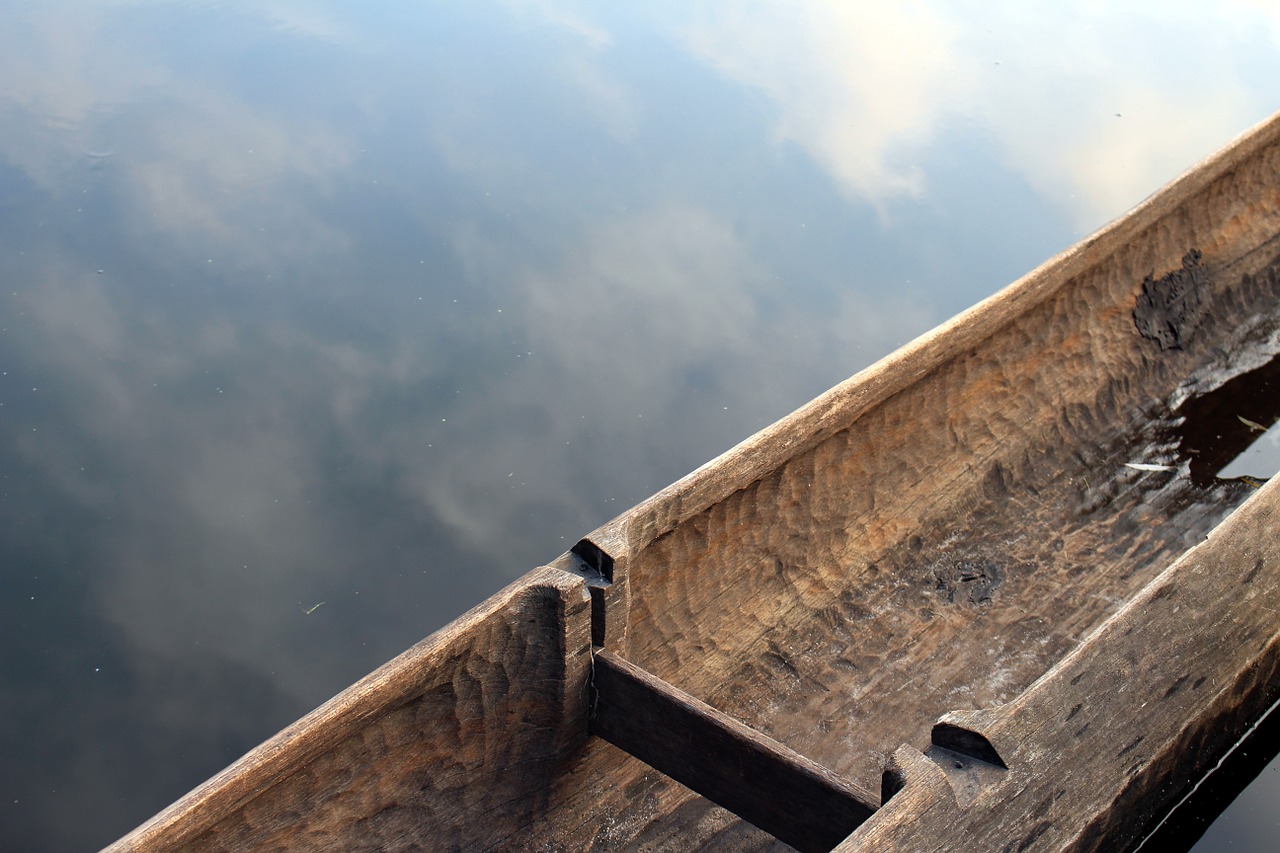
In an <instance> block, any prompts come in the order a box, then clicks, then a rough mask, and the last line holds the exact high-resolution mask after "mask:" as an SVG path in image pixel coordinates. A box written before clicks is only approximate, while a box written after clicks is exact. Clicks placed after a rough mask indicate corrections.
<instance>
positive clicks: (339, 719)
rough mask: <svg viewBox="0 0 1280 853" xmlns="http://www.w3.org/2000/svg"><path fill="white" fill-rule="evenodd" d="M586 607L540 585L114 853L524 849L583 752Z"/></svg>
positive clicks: (296, 729) (542, 574)
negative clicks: (564, 772) (569, 764)
mask: <svg viewBox="0 0 1280 853" xmlns="http://www.w3.org/2000/svg"><path fill="white" fill-rule="evenodd" d="M589 644H590V608H589V605H588V603H587V600H586V597H585V593H584V590H583V589H582V585H581V582H580V581H578V580H577V579H575V578H572V577H570V576H567V575H565V574H563V573H561V572H558V571H555V570H551V569H544V570H541V571H538V572H533V573H531V574H529V575H528V576H526V577H525V578H523V579H522V580H521V581H519V582H518V583H516V584H514V585H512V586H511V587H509V588H508V589H507V590H504V591H503V592H502V593H499V594H498V595H497V596H495V597H494V598H493V599H491V600H490V601H488V602H486V603H485V604H484V605H482V606H481V607H480V608H477V609H476V610H474V611H472V612H471V613H469V614H467V615H466V616H464V617H462V618H461V619H459V620H458V621H457V622H455V623H453V624H452V625H451V626H450V627H449V628H448V629H446V630H445V631H443V632H441V633H439V634H436V635H434V636H433V637H431V638H429V639H428V640H425V641H424V642H423V643H421V644H419V645H418V646H416V647H414V648H413V649H410V650H409V651H407V652H405V654H403V655H401V656H400V657H399V658H397V659H395V660H394V661H392V662H391V663H389V664H387V665H386V666H384V667H383V668H382V669H380V670H378V671H377V672H375V673H373V674H372V675H370V676H369V677H368V678H366V679H365V680H363V681H361V682H360V683H358V684H356V685H355V686H353V687H352V688H350V689H349V690H347V691H345V692H344V693H342V694H340V695H339V696H338V697H336V698H335V699H333V700H332V701H330V702H329V703H327V704H326V705H324V706H322V707H320V708H319V709H317V710H316V711H315V712H313V713H312V714H310V715H308V716H307V717H305V718H303V719H302V720H300V721H299V722H297V723H296V724H294V725H293V726H291V727H289V728H288V729H286V730H285V731H283V732H281V733H280V734H279V735H277V736H276V737H275V738H273V739H272V740H270V741H268V742H267V743H265V744H263V745H262V746H261V747H258V748H257V749H255V750H254V751H252V752H250V753H249V754H247V755H246V756H245V757H244V758H242V759H241V760H240V761H238V762H237V763H235V764H233V765H232V766H231V767H229V768H228V769H227V770H225V771H223V772H222V773H220V774H219V775H218V776H215V777H214V778H213V779H211V780H210V781H209V782H207V783H205V784H204V785H203V786H201V787H200V788H197V789H196V790H195V791H193V792H192V793H191V794H189V795H188V796H187V797H185V798H183V799H182V800H180V801H179V802H177V803H175V804H174V805H173V806H172V807H170V808H169V809H168V810H166V811H165V812H162V813H161V814H159V815H157V816H156V817H155V818H154V819H153V820H151V821H150V822H149V823H147V824H145V825H143V826H142V827H140V828H139V829H138V830H136V831H135V832H133V833H132V834H130V835H129V836H126V837H125V838H123V839H121V840H120V841H119V842H117V843H116V844H114V845H112V846H111V847H109V848H107V849H108V850H109V851H112V853H124V851H135V850H136V851H144V850H145V851H159V850H190V851H250V850H252V851H268V850H292V851H300V850H344V851H355V850H370V851H372V850H442V849H447V850H489V849H493V848H495V847H503V846H511V845H512V844H518V840H519V838H520V837H521V834H522V832H523V827H525V826H527V825H528V824H530V823H532V822H534V821H535V820H537V819H538V818H539V817H540V816H541V814H542V813H543V810H544V807H545V803H546V801H547V799H548V796H549V791H550V788H551V786H552V784H553V780H554V779H555V777H556V775H557V774H558V773H559V772H560V771H561V769H562V765H563V764H564V763H565V761H566V757H567V756H568V755H570V754H571V753H572V752H573V750H574V749H575V748H576V747H578V746H579V745H581V743H582V742H583V741H585V740H586V738H587V719H586V695H587V673H588V671H589V668H590V654H589V650H590V645H589Z"/></svg>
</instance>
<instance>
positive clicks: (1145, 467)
mask: <svg viewBox="0 0 1280 853" xmlns="http://www.w3.org/2000/svg"><path fill="white" fill-rule="evenodd" d="M1124 467H1126V468H1132V469H1134V470H1135V471H1176V470H1178V469H1176V468H1174V467H1173V466H1172V465H1154V464H1152V463H1150V462H1126V463H1124Z"/></svg>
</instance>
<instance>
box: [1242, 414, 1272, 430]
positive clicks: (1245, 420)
mask: <svg viewBox="0 0 1280 853" xmlns="http://www.w3.org/2000/svg"><path fill="white" fill-rule="evenodd" d="M1236 420H1238V421H1240V423H1242V424H1244V425H1245V426H1247V427H1248V428H1249V429H1251V430H1253V431H1254V432H1266V431H1267V428H1266V427H1264V426H1263V425H1262V424H1260V423H1257V422H1256V421H1251V420H1249V419H1248V418H1245V417H1241V416H1240V415H1236Z"/></svg>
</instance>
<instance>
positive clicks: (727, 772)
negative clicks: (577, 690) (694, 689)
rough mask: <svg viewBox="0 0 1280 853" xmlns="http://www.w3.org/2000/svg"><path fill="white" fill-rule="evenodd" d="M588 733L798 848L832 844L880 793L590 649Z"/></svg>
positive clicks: (819, 848)
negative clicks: (876, 794)
mask: <svg viewBox="0 0 1280 853" xmlns="http://www.w3.org/2000/svg"><path fill="white" fill-rule="evenodd" d="M593 657H594V664H593V671H592V689H593V695H592V698H593V702H594V707H593V710H592V715H591V731H592V733H593V734H596V735H599V736H600V737H602V738H604V739H605V740H607V741H609V742H610V743H612V744H613V745H614V746H617V747H619V748H621V749H623V750H625V751H627V752H629V753H631V754H632V755H634V756H635V757H636V758H639V759H640V760H641V761H643V762H644V763H646V764H648V765H649V766H650V767H653V768H654V769H655V770H659V771H661V772H663V773H665V774H667V775H668V776H670V777H671V778H673V779H675V780H676V781H677V782H679V783H680V784H682V785H684V786H686V787H688V788H690V789H692V790H694V791H696V792H698V793H699V794H701V795H702V796H704V797H706V798H707V799H709V800H711V801H712V802H714V803H716V804H718V805H721V806H723V807H724V808H727V809H729V810H730V811H732V812H733V813H734V814H736V815H738V817H740V818H742V819H743V820H746V821H748V822H750V823H752V824H754V825H756V826H758V827H760V828H761V829H763V830H765V831H766V832H769V833H772V834H773V835H775V836H776V837H778V838H779V839H781V840H782V841H785V842H786V843H788V844H790V845H791V846H792V847H795V848H796V849H797V850H800V851H822V853H826V851H829V850H831V849H832V848H833V847H835V846H836V845H837V844H839V843H840V841H841V840H842V839H844V838H845V837H846V836H848V835H849V833H851V832H853V830H854V829H856V828H857V827H858V826H859V825H860V824H862V822H863V821H865V820H866V819H867V818H869V817H870V816H871V815H872V814H873V813H874V812H875V810H876V807H877V800H878V798H876V797H874V796H873V795H872V794H870V793H869V792H867V791H865V790H863V789H861V788H859V787H858V786H856V785H854V784H852V783H850V782H847V781H845V780H844V779H841V778H840V777H839V776H836V775H835V774H834V773H832V772H831V771H830V770H827V769H826V768H825V767H823V766H821V765H819V764H817V763H815V762H813V761H810V760H809V759H807V758H805V757H804V756H803V755H800V754H799V753H796V752H794V751H793V750H791V749H788V748H787V747H786V746H784V745H783V744H780V743H778V742H777V741H776V740H774V739H773V738H770V737H767V736H765V735H763V734H761V733H760V732H757V731H755V730H754V729H752V728H750V727H749V726H746V725H743V724H742V723H740V722H738V721H737V720H735V719H734V718H732V717H730V716H728V715H727V714H722V713H720V712H719V711H717V710H716V709H715V708H712V707H711V706H710V705H708V704H706V703H705V702H700V701H698V700H697V699H695V698H693V697H692V696H690V695H689V694H687V693H685V692H683V691H681V690H678V689H677V688H675V687H672V686H671V685H670V684H668V683H667V682H665V681H663V680H662V679H660V678H658V677H656V676H654V675H652V674H651V673H648V672H646V671H644V670H643V669H641V668H640V667H638V666H635V665H634V664H631V663H628V662H627V661H625V660H623V659H622V658H620V657H618V656H617V655H615V654H613V653H612V652H608V651H605V650H603V649H598V650H596V652H595V654H594V656H593Z"/></svg>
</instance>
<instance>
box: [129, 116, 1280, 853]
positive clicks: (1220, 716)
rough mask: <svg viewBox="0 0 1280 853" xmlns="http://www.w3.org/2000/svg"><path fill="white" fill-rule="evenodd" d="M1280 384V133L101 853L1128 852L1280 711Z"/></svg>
mask: <svg viewBox="0 0 1280 853" xmlns="http://www.w3.org/2000/svg"><path fill="white" fill-rule="evenodd" d="M1277 353H1280V117H1277V118H1273V119H1272V120H1270V121H1268V122H1266V123H1264V124H1263V125H1261V126H1259V127H1258V128H1255V129H1254V130H1253V131H1251V132H1249V133H1248V134H1246V135H1245V136H1243V137H1241V138H1240V139H1238V140H1236V141H1235V142H1233V143H1232V144H1231V145H1229V146H1227V147H1226V148H1225V149H1223V150H1222V151H1220V152H1218V153H1217V154H1215V155H1214V156H1213V157H1211V158H1209V159H1208V160H1206V161H1204V162H1203V163H1201V164H1200V165H1198V166H1197V167H1196V168H1194V169H1192V170H1191V171H1189V172H1187V173H1186V174H1184V175H1183V176H1182V177H1181V178H1179V179H1177V180H1176V181H1174V182H1173V183H1171V184H1170V185H1169V186H1167V187H1166V188H1164V189H1163V190H1162V191H1160V192H1159V193H1157V194H1156V195H1154V196H1152V197H1151V198H1150V199H1148V200H1147V201H1146V202H1144V203H1143V204H1141V205H1140V206H1138V207H1137V208H1135V209H1134V210H1133V211H1131V212H1130V213H1129V214H1127V215H1126V216H1124V217H1123V218H1121V219H1119V220H1117V221H1115V222H1113V223H1112V224H1111V225H1109V226H1107V227H1106V228H1104V229H1102V230H1101V231H1099V232H1097V233H1096V234H1094V235H1092V236H1091V237H1089V238H1087V239H1086V240H1084V241H1083V242H1081V243H1080V244H1078V245H1077V246H1075V247H1073V248H1071V249H1069V250H1067V251H1066V252H1064V253H1062V254H1060V255H1058V256H1057V257H1055V258H1053V259H1051V260H1050V261H1048V262H1047V263H1046V264H1044V265H1043V266H1041V267H1040V268H1038V269H1036V270H1035V271H1033V272H1032V273H1030V274H1029V275H1027V276H1026V277H1024V278H1023V279H1021V280H1019V281H1018V282H1015V283H1014V284H1013V285H1011V286H1009V287H1008V288H1006V289H1005V290H1003V291H1002V292H1000V293H999V294H997V295H996V296H994V297H992V298H991V299H988V300H986V301H984V302H983V303H980V304H979V305H977V306H975V307H974V308H972V309H970V310H968V311H966V312H964V313H963V314H961V315H959V316H958V317H956V318H955V319H953V320H952V321H950V322H949V323H947V324H945V325H943V326H941V327H939V328H938V329H936V330H934V331H933V332H930V333H929V334H927V335H925V336H923V337H921V338H920V339H918V340H916V341H914V342H912V343H911V344H909V345H908V346H906V347H904V348H903V349H902V350H900V351H898V352H896V353H894V354H893V355H891V356H889V357H888V358H886V359H884V360H882V361H881V362H879V363H878V364H876V365H874V366H872V367H871V368H868V369H867V370H865V371H862V372H861V373H859V374H857V375H855V376H854V377H853V378H851V379H850V380H848V381H846V382H845V383H843V384H841V385H839V386H837V387H836V388H833V389H832V390H831V391H829V392H827V393H826V394H824V395H822V396H821V397H819V398H817V399H816V400H814V401H813V402H811V403H809V404H808V405H806V406H805V407H803V408H801V409H800V410H798V411H797V412H795V413H794V414H792V415H790V416H788V417H787V418H784V419H783V420H781V421H779V422H778V423H777V424H775V425H773V426H771V427H769V428H767V429H765V430H763V431H762V432H760V433H759V434H757V435H756V436H753V437H752V438H750V439H748V440H747V441H745V442H743V443H742V444H741V445H739V446H738V447H735V448H734V449H732V450H731V451H729V452H728V453H726V454H724V455H723V456H721V457H720V458H718V459H716V460H714V461H712V462H710V463H708V464H707V465H705V466H703V467H702V468H700V469H699V470H697V471H695V472H694V473H692V474H690V475H689V476H687V477H686V478H684V479H682V480H680V481H679V482H677V483H675V484H674V485H672V486H670V487H669V488H667V489H665V490H663V491H662V492H660V493H658V494H657V495H655V496H653V497H652V498H650V499H649V500H647V501H645V502H643V503H641V504H640V505H638V506H636V507H634V508H633V509H631V510H629V511H628V512H626V513H624V514H622V515H621V516H619V517H618V518H616V519H614V520H613V521H612V522H610V523H609V524H607V525H605V526H604V527H602V528H601V529H599V530H597V531H595V532H593V533H592V534H590V535H589V536H587V537H586V538H584V539H583V540H582V541H581V542H580V543H579V544H578V545H577V546H576V547H575V548H574V549H573V550H572V551H570V552H569V553H566V554H564V555H562V556H561V557H560V558H558V559H557V560H555V561H553V562H552V563H551V564H549V565H547V566H543V567H541V568H538V569H536V570H534V571H532V572H530V573H529V574H528V575H526V576H525V577H524V578H522V579H521V580H520V581H518V582H516V583H515V584H513V585H512V586H510V587H508V588H507V589H506V590H504V591H502V592H501V593H499V594H497V595H496V596H494V597H493V598H491V599H490V600H488V601H486V602H485V603H483V604H481V605H480V606H478V607H477V608H475V609H473V610H472V611H470V612H469V613H467V614H465V615H464V616H462V617H461V618H460V619H458V620H457V621H455V622H454V623H452V624H450V625H449V626H447V627H446V628H444V629H442V630H441V631H439V632H437V633H436V634H433V635H432V636H431V637H429V638H427V639H426V640H424V641H423V642H422V643H420V644H419V645H417V646H415V647H414V648H412V649H410V650H409V651H407V652H405V653H404V654H403V655H401V656H400V657H398V658H396V659H395V660H393V661H391V662H390V663H388V664H387V665H385V666H384V667H382V668H381V669H379V670H378V671H376V672H375V673H373V674H372V675H370V676H368V677H367V678H366V679H364V680H362V681H361V682H359V683H357V684H356V685H354V686H353V687H351V688H349V689H348V690H346V691H344V692H343V693H341V694H340V695H339V696H337V697H335V698H334V699H333V700H331V701H330V702H328V703H327V704H325V705H324V706H322V707H320V708H319V709H317V710H316V711H314V712H312V713H311V714H310V715H308V716H307V717H305V718H303V719H302V720H300V721H299V722H297V723H295V724H294V725H293V726H290V727H289V728H288V729H286V730H284V731H283V732H281V733H280V734H279V735H277V736H276V737H274V738H272V739H271V740H269V741H267V742H266V743H264V744H263V745H262V746H260V747H258V748H257V749H255V750H253V751H252V752H250V753H248V754H247V755H246V756H244V757H243V758H242V759H240V760H239V761H238V762H236V763H235V764H233V765H232V766H231V767H229V768H227V769H226V770H225V771H223V772H222V773H220V774H219V775H217V776H215V777H214V778H213V779H211V780H210V781H209V782H207V783H205V784H204V785H202V786H201V787H199V788H197V789H196V790H194V791H193V792H191V793H190V794H188V795H187V796H186V797H184V798H183V799H181V800H179V801H178V802H177V803H175V804H174V805H173V806H171V807H170V808H168V809H167V810H165V811H163V812H161V813H160V814H159V815H157V816H156V817H155V818H153V819H152V820H151V821H149V822H148V823H146V824H144V825H143V826H141V827H139V828H138V829H137V830H135V831H134V832H133V833H131V834H130V835H128V836H126V837H125V838H123V839H121V840H120V841H118V842H117V843H116V844H114V845H112V846H111V847H109V848H107V849H108V850H111V851H125V850H200V851H247V850H286V849H287V850H325V849H342V850H489V849H512V850H546V851H572V850H638V849H644V850H771V849H786V847H785V846H784V845H783V841H781V840H779V839H785V840H786V841H788V842H790V843H791V844H793V845H794V846H796V847H798V848H800V849H812V850H830V849H838V850H841V851H854V850H863V849H867V850H904V851H926V850H983V851H986V850H1019V851H1030V850H1061V849H1082V850H1088V849H1121V848H1123V847H1124V846H1126V845H1128V844H1130V843H1132V842H1133V841H1134V840H1135V839H1136V838H1137V837H1138V835H1139V834H1140V833H1141V832H1142V831H1143V829H1144V827H1147V826H1148V825H1149V824H1150V822H1151V820H1152V819H1153V818H1154V817H1155V816H1157V815H1159V814H1160V813H1162V812H1163V811H1164V810H1167V809H1168V807H1169V806H1170V804H1171V803H1172V802H1173V801H1174V800H1175V799H1176V798H1177V797H1178V796H1180V794H1181V792H1182V791H1184V790H1185V789H1186V788H1187V786H1188V785H1189V784H1190V783H1192V782H1194V781H1195V780H1196V779H1198V778H1200V777H1201V776H1202V775H1203V774H1204V773H1205V772H1206V770H1207V769H1208V768H1210V767H1212V765H1213V764H1214V763H1215V762H1216V761H1217V760H1218V758H1219V757H1220V756H1221V754H1222V753H1223V752H1224V751H1225V750H1226V749H1227V748H1229V747H1230V746H1231V745H1232V744H1233V743H1234V742H1235V741H1236V740H1237V739H1238V738H1239V737H1240V736H1241V735H1242V734H1243V733H1244V732H1245V730H1246V729H1247V728H1248V727H1249V726H1250V725H1252V724H1253V723H1254V722H1255V721H1256V720H1257V719H1258V718H1259V716H1260V715H1261V714H1262V713H1263V712H1264V711H1265V710H1266V709H1267V708H1268V707H1270V705H1271V704H1272V703H1274V702H1275V701H1276V700H1277V698H1280V679H1277V678H1276V671H1277V667H1278V666H1280V484H1277V483H1276V482H1275V481H1274V480H1275V478H1273V480H1272V481H1271V482H1265V483H1264V482H1260V481H1257V480H1242V479H1236V480H1223V479H1218V478H1216V477H1215V476H1214V475H1215V474H1216V473H1217V471H1218V469H1220V468H1221V466H1222V464H1224V463H1225V461H1226V460H1229V459H1230V457H1231V456H1232V455H1234V453H1236V452H1238V451H1239V450H1240V449H1243V447H1244V446H1246V445H1247V444H1248V442H1249V440H1250V439H1251V438H1252V437H1253V436H1252V432H1256V429H1257V427H1258V425H1261V426H1270V425H1271V424H1273V423H1275V421H1276V420H1277V418H1278V417H1280V402H1278V401H1280V387H1277V386H1280V377H1277V376H1275V374H1276V373H1277V367H1276V365H1277V364H1278V362H1277ZM1135 465H1136V466H1138V467H1134V466H1135ZM637 756H639V758H638V757H637ZM641 758H643V759H644V761H642V760H640V759H641ZM645 762H648V763H645ZM655 768H658V769H655ZM677 780H679V781H677ZM682 782H683V783H684V784H681V783H682ZM686 785H687V786H691V787H692V788H696V789H697V790H698V791H700V792H701V793H702V794H705V795H706V796H702V795H700V794H698V793H695V792H694V791H693V790H691V788H690V787H686ZM713 800H714V802H713ZM717 802H718V803H720V804H722V805H717V804H716V803H717ZM723 806H728V807H729V808H725V807H723ZM730 809H732V811H731V810H730ZM744 818H746V819H744ZM761 827H764V828H763V829H762V828H761ZM766 830H767V831H766Z"/></svg>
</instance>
